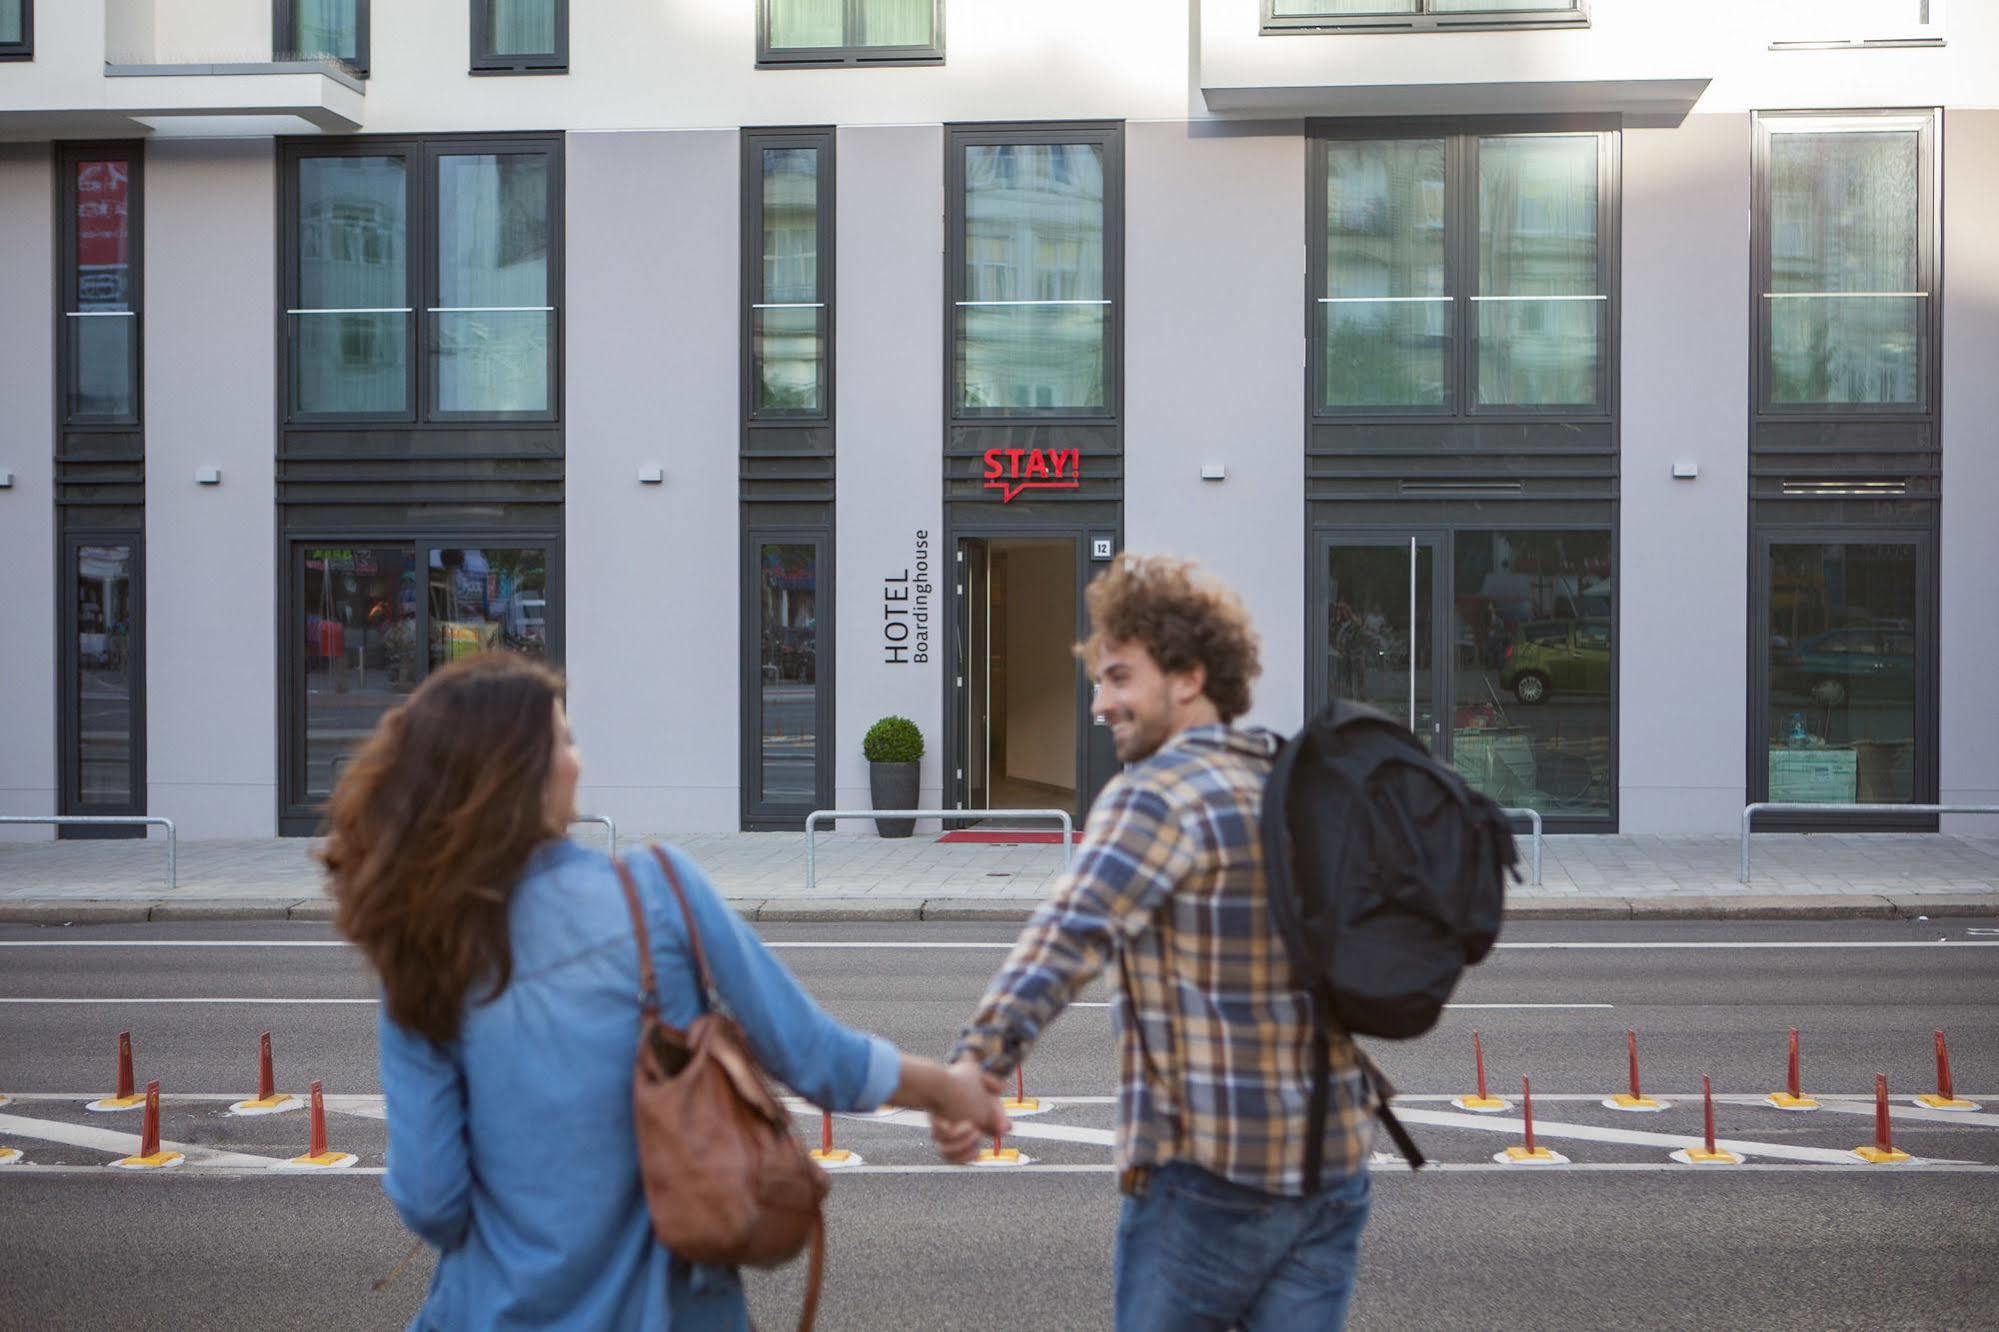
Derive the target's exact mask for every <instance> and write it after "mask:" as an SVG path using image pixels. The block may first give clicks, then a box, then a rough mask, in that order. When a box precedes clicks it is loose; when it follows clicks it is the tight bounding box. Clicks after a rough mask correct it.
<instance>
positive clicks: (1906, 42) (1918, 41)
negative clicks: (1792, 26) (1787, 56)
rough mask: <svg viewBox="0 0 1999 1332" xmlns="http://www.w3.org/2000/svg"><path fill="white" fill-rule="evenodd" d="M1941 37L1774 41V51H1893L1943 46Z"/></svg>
mask: <svg viewBox="0 0 1999 1332" xmlns="http://www.w3.org/2000/svg"><path fill="white" fill-rule="evenodd" d="M1944 44H1945V43H1944V39H1943V38H1941V37H1856V38H1853V39H1851V40H1848V41H1804V42H1772V43H1770V49H1771V50H1772V51H1893V50H1897V49H1902V50H1906V49H1909V48H1912V47H1915V48H1920V47H1941V46H1943V45H1944Z"/></svg>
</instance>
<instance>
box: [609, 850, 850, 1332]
mask: <svg viewBox="0 0 1999 1332" xmlns="http://www.w3.org/2000/svg"><path fill="white" fill-rule="evenodd" d="M652 853H653V855H655V856H656V857H658V858H659V864H660V868H661V869H663V870H665V871H666V881H667V882H668V883H669V884H671V885H672V887H673V895H674V897H675V899H676V900H678V901H679V903H680V916H681V919H682V920H684V921H686V922H687V942H688V946H689V949H690V950H691V951H692V952H693V954H694V969H695V972H696V975H697V977H698V980H699V983H700V990H701V1010H702V1011H701V1014H700V1016H698V1017H696V1018H695V1019H694V1021H693V1023H692V1024H690V1025H689V1026H688V1028H687V1030H686V1031H684V1032H682V1031H678V1030H676V1029H674V1028H672V1027H669V1026H667V1025H666V1024H665V1023H664V1022H662V1021H661V1020H660V1008H659V983H658V979H657V977H656V976H655V975H654V973H653V966H652V944H651V941H650V940H649V939H648V938H647V936H646V925H645V912H644V911H643V910H642V909H641V908H640V905H639V894H638V887H637V885H636V884H634V883H633V882H632V876H631V872H630V871H629V870H627V869H626V868H625V867H624V865H623V863H621V862H618V861H616V860H614V861H613V862H612V863H613V864H615V865H616V866H617V870H618V881H619V883H620V884H621V885H622V886H623V888H624V891H625V905H626V906H627V907H628V908H629V909H630V911H631V913H632V932H633V933H634V934H636V935H637V936H638V945H639V984H640V987H641V989H640V992H639V1048H638V1053H637V1056H636V1057H635V1059H634V1061H633V1068H632V1128H633V1130H634V1132H635V1133H636V1135H637V1138H638V1155H639V1176H640V1178H641V1179H642V1180H643V1181H644V1184H645V1195H646V1207H647V1209H648V1210H650V1211H651V1213H652V1230H653V1234H654V1235H655V1236H657V1237H658V1239H659V1242H660V1243H661V1244H663V1245H665V1246H666V1247H667V1248H669V1249H671V1250H672V1251H673V1252H674V1253H675V1254H677V1255H678V1256H680V1257H682V1258H685V1259H687V1260H688V1261H690V1262H696V1263H706V1264H714V1265H717V1266H728V1267H734V1266H738V1265H747V1266H750V1267H777V1266H779V1265H781V1264H783V1263H787V1262H790V1261H791V1260H792V1259H793V1258H796V1257H797V1256H798V1254H799V1252H800V1251H801V1250H803V1249H804V1248H805V1247H806V1245H807V1244H810V1245H811V1246H812V1261H811V1268H810V1270H809V1272H808V1274H807V1277H806V1283H805V1310H804V1312H803V1313H802V1314H801V1315H800V1316H799V1322H798V1326H799V1332H811V1328H812V1322H813V1317H814V1315H815V1313H816V1312H817V1310H818V1305H819V1284H820V1279H821V1277H822V1275H823V1273H824V1269H825V1254H826V1230H825V1222H824V1220H823V1218H822V1217H821V1215H820V1210H819V1204H820V1200H821V1199H823V1198H824V1197H825V1196H826V1188H827V1179H826V1172H825V1171H823V1170H821V1169H820V1168H819V1167H818V1166H817V1165H815V1164H814V1163H813V1162H812V1160H811V1159H810V1158H809V1157H807V1156H806V1154H805V1148H804V1146H803V1145H802V1144H801V1143H800V1142H799V1140H798V1137H797V1135H796V1134H794V1133H793V1132H792V1128H791V1116H790V1115H789V1114H788V1113H786V1111H785V1108H784V1106H783V1105H782V1104H781V1103H780V1102H779V1101H778V1099H777V1097H776V1096H774V1095H772V1093H771V1089H770V1085H769V1083H768V1082H766V1081H765V1079H764V1075H763V1071H762V1070H761V1069H760V1068H758V1067H757V1061H756V1058H755V1056H753V1055H752V1054H751V1053H750V1050H749V1046H748V1044H747V1043H746V1042H745V1041H744V1039H743V1033H742V1030H741V1028H739V1027H738V1026H737V1025H736V1022H735V1019H733V1018H731V1017H730V1016H729V1015H728V1014H727V1013H725V1012H723V1011H722V1009H721V1005H720V1004H718V1003H717V1002H716V996H715V983H714V978H713V977H712V976H711V975H710V974H709V971H708V957H707V954H706V953H704V952H703V951H702V948H701V933H700V931H699V930H697V929H696V928H695V925H694V913H693V912H692V911H691V910H689V909H688V906H687V894H686V893H685V892H684V891H683V890H682V889H681V886H680V876H679V875H678V874H676V873H674V869H673V862H672V860H671V859H670V858H668V856H667V854H666V852H665V851H663V850H661V849H660V848H659V847H657V846H655V847H654V848H652Z"/></svg>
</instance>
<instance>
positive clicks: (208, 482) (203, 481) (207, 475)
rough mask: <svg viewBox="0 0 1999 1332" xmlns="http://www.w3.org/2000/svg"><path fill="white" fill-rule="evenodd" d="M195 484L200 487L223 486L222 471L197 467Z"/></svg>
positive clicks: (214, 468)
mask: <svg viewBox="0 0 1999 1332" xmlns="http://www.w3.org/2000/svg"><path fill="white" fill-rule="evenodd" d="M194 483H195V484H196V485H198V486H219V485H221V484H222V469H221V468H220V467H197V468H195V469H194Z"/></svg>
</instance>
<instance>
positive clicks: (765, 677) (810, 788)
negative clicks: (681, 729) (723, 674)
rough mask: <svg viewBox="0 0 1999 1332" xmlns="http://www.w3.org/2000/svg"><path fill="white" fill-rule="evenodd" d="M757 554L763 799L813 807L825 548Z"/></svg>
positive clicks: (766, 548)
mask: <svg viewBox="0 0 1999 1332" xmlns="http://www.w3.org/2000/svg"><path fill="white" fill-rule="evenodd" d="M756 557H757V632H758V643H759V652H758V657H759V660H758V681H757V714H758V724H757V731H756V735H757V764H756V772H757V780H758V784H759V791H758V798H759V799H760V800H761V802H762V803H763V804H764V805H766V806H772V805H776V806H788V807H794V808H802V809H809V808H810V807H811V806H812V804H813V802H814V798H815V795H816V793H817V791H818V767H819V765H818V719H819V546H818V545H817V544H816V543H812V542H802V541H801V542H768V541H766V542H759V543H758V545H757V547H756Z"/></svg>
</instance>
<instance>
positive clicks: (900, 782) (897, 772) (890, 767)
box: [868, 763, 923, 837]
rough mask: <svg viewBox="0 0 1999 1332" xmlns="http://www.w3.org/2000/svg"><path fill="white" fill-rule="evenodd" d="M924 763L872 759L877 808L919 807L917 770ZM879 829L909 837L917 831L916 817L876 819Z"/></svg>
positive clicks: (870, 773) (870, 785)
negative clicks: (876, 760) (886, 761)
mask: <svg viewBox="0 0 1999 1332" xmlns="http://www.w3.org/2000/svg"><path fill="white" fill-rule="evenodd" d="M922 767H923V765H922V764H921V763H870V764H869V765H868V795H869V796H870V797H871V798H872V799H873V802H874V808H876V809H915V808H916V793H917V786H916V781H917V773H918V772H919V771H921V770H922ZM875 831H876V832H877V833H880V834H881V835H882V836H883V837H907V836H909V835H910V834H911V833H913V832H915V831H916V820H915V819H876V820H875Z"/></svg>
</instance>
